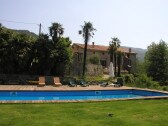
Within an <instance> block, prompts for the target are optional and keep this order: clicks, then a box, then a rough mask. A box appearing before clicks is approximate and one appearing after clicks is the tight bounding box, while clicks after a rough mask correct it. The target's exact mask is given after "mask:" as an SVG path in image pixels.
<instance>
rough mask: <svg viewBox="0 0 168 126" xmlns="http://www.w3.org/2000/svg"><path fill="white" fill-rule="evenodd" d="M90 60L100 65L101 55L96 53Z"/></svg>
mask: <svg viewBox="0 0 168 126" xmlns="http://www.w3.org/2000/svg"><path fill="white" fill-rule="evenodd" d="M89 61H90V63H91V64H96V65H98V64H99V61H100V58H99V56H97V55H95V56H92V57H90V59H89Z"/></svg>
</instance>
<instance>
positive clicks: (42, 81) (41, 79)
mask: <svg viewBox="0 0 168 126" xmlns="http://www.w3.org/2000/svg"><path fill="white" fill-rule="evenodd" d="M44 85H45V77H44V76H41V77H39V84H38V86H44Z"/></svg>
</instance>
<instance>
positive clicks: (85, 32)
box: [79, 22, 96, 77]
mask: <svg viewBox="0 0 168 126" xmlns="http://www.w3.org/2000/svg"><path fill="white" fill-rule="evenodd" d="M94 31H96V29H95V28H94V27H93V25H92V23H91V22H84V26H82V30H80V31H79V34H82V36H83V38H84V43H85V48H84V60H83V74H82V75H83V77H84V76H85V66H86V54H87V44H88V42H89V39H90V37H93V35H94Z"/></svg>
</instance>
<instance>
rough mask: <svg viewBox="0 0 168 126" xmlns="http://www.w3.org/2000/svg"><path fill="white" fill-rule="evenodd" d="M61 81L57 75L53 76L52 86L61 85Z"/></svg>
mask: <svg viewBox="0 0 168 126" xmlns="http://www.w3.org/2000/svg"><path fill="white" fill-rule="evenodd" d="M61 85H62V83H61V82H60V78H59V77H54V86H61Z"/></svg>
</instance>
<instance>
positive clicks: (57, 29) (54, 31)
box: [49, 23, 64, 42]
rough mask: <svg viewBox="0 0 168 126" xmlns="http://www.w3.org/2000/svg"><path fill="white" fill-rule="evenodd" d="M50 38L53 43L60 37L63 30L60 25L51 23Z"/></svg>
mask: <svg viewBox="0 0 168 126" xmlns="http://www.w3.org/2000/svg"><path fill="white" fill-rule="evenodd" d="M49 30H50V36H51V37H52V40H53V41H54V42H56V41H57V38H58V37H61V36H62V35H63V33H64V28H63V27H62V25H61V24H60V23H52V26H51V27H49Z"/></svg>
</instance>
